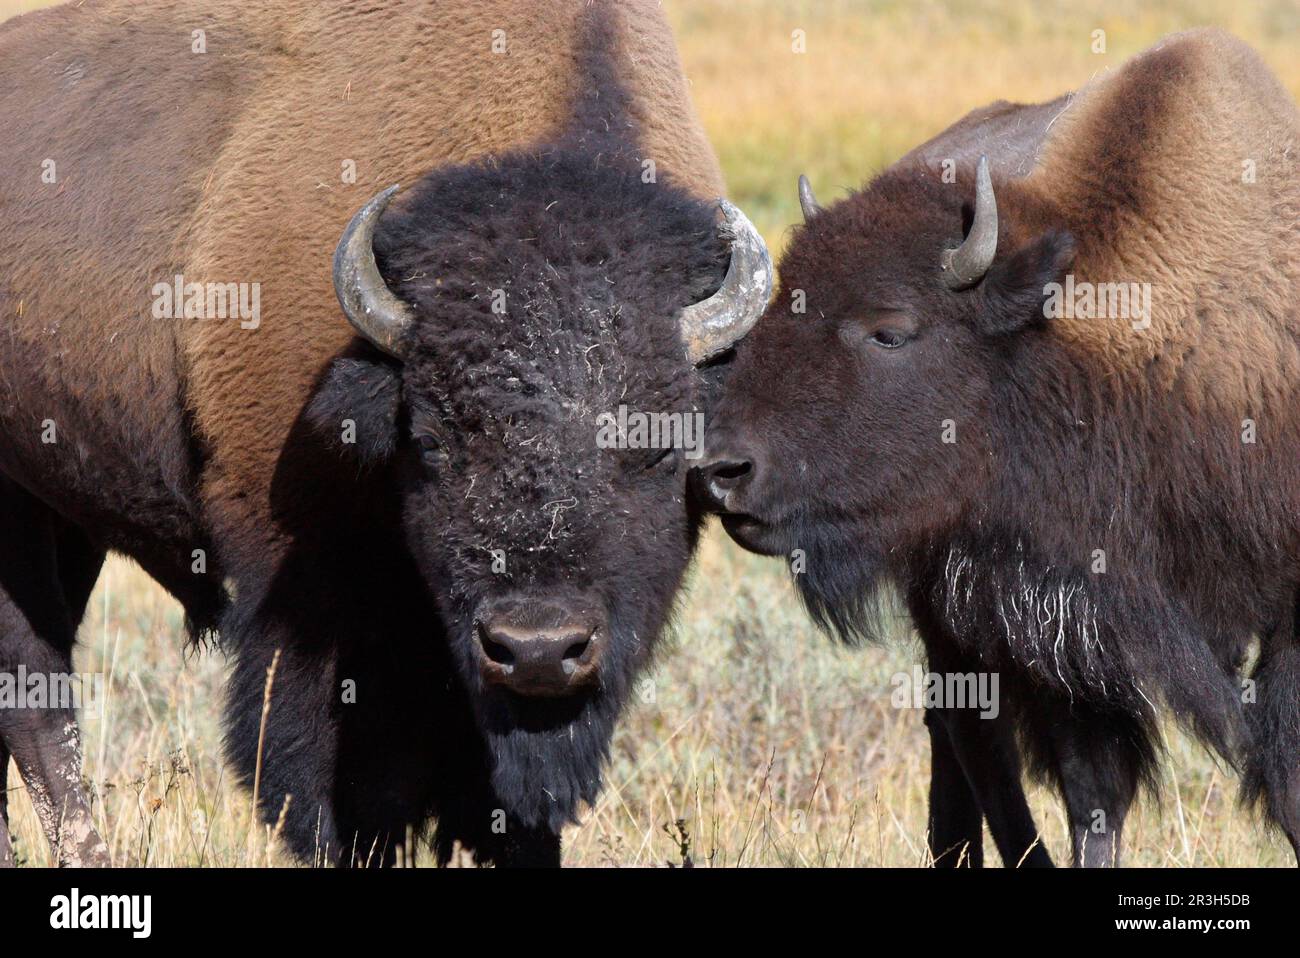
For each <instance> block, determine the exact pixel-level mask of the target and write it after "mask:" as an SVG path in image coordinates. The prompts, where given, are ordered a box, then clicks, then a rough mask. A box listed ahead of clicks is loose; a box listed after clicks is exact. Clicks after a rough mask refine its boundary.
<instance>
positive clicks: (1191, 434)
mask: <svg viewBox="0 0 1300 958" xmlns="http://www.w3.org/2000/svg"><path fill="white" fill-rule="evenodd" d="M981 152H987V153H988V154H989V157H990V158H991V159H992V160H993V161H994V163H993V169H994V170H996V175H994V174H993V173H992V172H991V170H990V166H989V164H988V163H987V162H986V161H985V160H982V159H981V160H979V162H978V164H977V163H976V162H975V160H976V157H978V155H979V153H981ZM945 161H947V162H945ZM954 165H955V167H956V168H957V169H959V170H960V171H961V175H960V176H959V177H958V178H957V180H956V182H955V183H950V182H948V181H947V179H946V178H945V177H944V175H943V173H944V170H945V169H946V168H947V169H951V168H953V166H954ZM801 194H802V197H801V198H802V200H803V203H804V208H805V212H806V215H807V217H808V219H807V223H806V225H804V226H803V227H802V228H801V229H800V230H799V231H798V233H797V234H796V236H795V239H794V241H793V243H792V246H791V248H790V250H789V251H788V253H787V254H786V256H785V258H784V260H783V262H782V264H781V269H780V274H781V291H780V293H779V295H778V297H777V300H776V301H775V303H774V304H773V305H772V306H771V307H770V308H769V310H768V312H767V314H766V315H765V318H764V319H763V320H762V321H760V323H759V324H758V326H757V328H756V330H755V332H754V333H753V334H751V336H750V337H748V338H747V339H746V341H745V342H744V343H743V344H742V345H741V347H740V350H739V356H738V358H737V367H736V369H735V373H734V378H733V379H732V380H731V381H730V382H729V384H728V386H727V391H726V395H725V397H724V399H723V403H722V405H721V407H720V409H719V413H718V416H717V418H716V420H715V421H714V422H713V423H712V425H711V427H710V432H709V434H708V436H707V440H706V445H707V449H708V454H707V456H706V459H705V460H704V461H703V462H702V464H701V465H700V469H699V473H698V475H699V477H700V479H701V482H700V485H701V487H702V489H703V491H704V494H705V495H706V496H707V497H709V499H710V500H711V501H712V504H713V507H714V508H715V509H716V510H717V511H719V512H720V513H722V522H723V524H724V526H725V527H726V529H727V530H728V531H729V532H730V534H731V535H732V537H733V538H734V539H736V541H737V542H739V543H740V544H742V545H744V546H746V547H747V548H750V549H752V550H755V551H757V552H761V553H765V554H771V555H780V554H788V553H790V552H791V551H792V550H795V549H799V550H803V553H804V554H805V557H804V562H806V569H807V571H806V573H805V574H802V575H799V576H798V577H797V581H798V585H799V588H800V589H801V592H802V594H803V596H804V598H805V600H806V602H807V605H808V607H809V609H810V611H811V613H812V615H813V616H814V617H815V618H816V619H817V620H818V621H819V622H821V623H823V624H826V625H828V626H829V627H830V628H832V629H834V630H835V631H836V632H838V633H839V634H841V635H844V636H846V637H851V636H856V635H861V634H862V633H863V632H864V631H865V630H867V629H868V622H869V621H870V616H869V615H868V614H867V613H868V611H869V598H870V596H871V595H872V593H873V591H875V590H876V589H877V588H878V587H879V586H881V585H882V584H884V583H892V584H894V585H896V586H897V587H898V588H899V589H900V590H901V591H902V592H903V593H904V595H905V596H906V600H907V603H908V605H909V607H910V610H911V613H912V617H913V620H914V622H915V625H916V627H917V629H918V631H919V632H920V635H921V637H922V639H923V641H924V643H925V647H926V650H927V654H928V655H929V658H930V662H931V666H932V668H933V670H934V671H936V672H978V671H981V670H985V671H996V672H999V673H1000V675H1001V689H1002V692H1003V699H1004V701H1003V702H1002V708H1001V712H1000V715H999V717H998V718H996V719H992V720H982V719H981V718H979V717H978V715H977V714H976V713H975V712H974V711H966V710H960V709H956V708H952V707H947V708H941V709H936V710H933V711H931V712H930V713H928V716H927V724H928V725H929V727H930V734H931V744H932V756H933V776H934V778H933V786H932V792H931V795H932V805H933V808H932V819H931V836H930V841H931V845H932V849H933V853H934V856H935V859H936V860H937V861H939V862H941V863H944V862H952V863H955V862H956V861H957V860H958V858H959V856H960V855H961V854H962V852H963V851H964V852H965V853H966V854H967V855H968V856H969V858H970V859H971V860H973V861H974V862H976V863H978V862H979V861H980V835H981V818H983V819H987V821H988V824H989V827H990V830H991V832H992V834H993V837H994V840H995V841H996V843H997V846H998V850H999V852H1000V853H1001V856H1002V858H1003V861H1004V862H1005V863H1007V864H1010V865H1015V864H1017V863H1019V862H1022V861H1023V862H1025V863H1027V864H1049V863H1050V862H1049V859H1048V857H1047V855H1046V853H1045V852H1044V851H1043V850H1042V848H1041V845H1039V844H1037V843H1036V842H1037V832H1036V829H1035V827H1034V823H1033V821H1032V819H1031V818H1030V815H1029V812H1028V809H1027V806H1026V805H1025V801H1024V797H1023V795H1022V792H1021V787H1020V755H1021V753H1022V748H1023V753H1024V754H1025V755H1026V756H1027V758H1028V762H1029V765H1030V767H1031V768H1032V770H1033V771H1034V772H1036V773H1038V774H1039V775H1043V776H1046V777H1047V778H1048V779H1049V780H1050V781H1051V782H1052V783H1054V784H1055V785H1056V786H1057V787H1058V789H1059V790H1060V792H1061V793H1062V795H1063V797H1064V800H1065V804H1066V806H1067V809H1068V814H1069V821H1070V826H1071V834H1072V837H1073V846H1074V847H1073V853H1074V861H1075V863H1076V864H1084V865H1101V864H1106V863H1113V862H1115V861H1116V860H1117V858H1118V855H1119V848H1120V832H1121V829H1122V827H1123V824H1124V817H1125V814H1126V813H1127V811H1128V808H1129V805H1130V803H1131V801H1132V800H1133V797H1134V794H1135V792H1136V791H1137V789H1138V786H1139V784H1141V783H1143V782H1147V783H1151V781H1152V779H1153V777H1154V771H1155V767H1156V759H1157V753H1158V749H1159V727H1158V724H1157V716H1158V711H1157V709H1158V706H1163V707H1165V708H1167V709H1168V710H1169V711H1170V712H1171V713H1172V714H1173V715H1174V716H1175V717H1176V718H1177V719H1178V720H1179V721H1181V722H1182V723H1184V724H1185V725H1186V726H1187V727H1189V728H1190V729H1192V730H1193V731H1194V732H1195V733H1196V734H1197V735H1199V736H1200V737H1201V738H1202V739H1203V740H1204V741H1205V742H1206V743H1208V744H1209V745H1210V746H1212V747H1213V748H1214V749H1216V750H1217V751H1218V752H1219V753H1221V754H1222V755H1223V756H1225V757H1226V758H1227V759H1228V761H1230V762H1232V763H1233V764H1234V765H1237V766H1238V767H1240V768H1241V769H1242V771H1243V772H1244V780H1245V792H1246V795H1247V796H1249V797H1250V798H1252V799H1257V800H1259V801H1261V802H1262V804H1263V806H1264V809H1265V811H1266V813H1267V815H1268V817H1269V818H1270V819H1271V820H1272V822H1274V823H1275V824H1276V825H1277V826H1279V827H1280V828H1281V829H1282V831H1283V832H1285V834H1286V836H1287V837H1288V838H1289V839H1290V841H1291V843H1292V845H1293V846H1295V848H1296V851H1297V854H1298V855H1300V636H1298V635H1297V615H1298V611H1297V598H1298V594H1300V116H1298V115H1297V110H1296V107H1295V104H1294V103H1293V102H1292V101H1291V100H1290V99H1289V98H1288V96H1287V95H1286V94H1285V92H1284V91H1283V90H1282V89H1281V87H1280V86H1279V84H1278V82H1277V81H1276V80H1275V79H1274V77H1273V76H1272V75H1271V74H1270V73H1269V71H1268V70H1267V69H1266V68H1265V66H1264V65H1263V64H1262V63H1261V62H1260V60H1259V58H1258V57H1257V56H1256V55H1255V54H1254V53H1253V52H1252V51H1251V50H1249V49H1248V48H1246V47H1245V46H1243V45H1242V44H1241V43H1239V42H1237V41H1236V40H1234V39H1233V38H1231V37H1229V36H1226V35H1224V34H1223V33H1219V32H1215V31H1197V32H1191V33H1186V34H1181V35H1177V36H1174V37H1170V38H1169V39H1167V40H1166V41H1165V42H1163V43H1161V44H1160V45H1159V46H1157V47H1155V48H1154V49H1152V50H1150V51H1148V52H1147V53H1145V54H1143V55H1141V56H1139V57H1137V58H1135V59H1134V60H1133V61H1131V62H1130V63H1128V64H1127V65H1126V66H1125V67H1124V68H1123V69H1122V70H1120V71H1118V72H1117V73H1116V74H1114V75H1113V76H1110V77H1108V78H1105V79H1102V80H1100V81H1098V82H1096V83H1095V84H1093V85H1091V86H1089V87H1088V88H1086V89H1084V90H1083V91H1081V92H1080V93H1078V94H1077V95H1075V96H1073V97H1072V98H1067V99H1062V100H1061V101H1058V102H1057V103H1056V104H1054V105H1050V106H1049V105H1044V106H1035V107H1012V106H1009V105H999V106H995V107H994V108H991V109H987V110H984V111H980V112H979V113H978V114H976V115H973V116H972V117H970V118H968V119H966V120H964V121H963V122H962V123H961V124H958V126H957V127H954V128H953V130H951V131H949V132H948V133H946V134H944V135H942V136H940V137H939V138H938V139H937V140H936V141H935V142H934V143H932V144H928V145H927V146H926V147H922V148H921V149H919V150H917V151H916V152H915V153H913V154H911V155H909V156H908V157H906V158H904V160H903V161H902V162H900V163H899V164H897V165H895V166H894V167H892V168H891V169H889V170H887V171H885V172H884V173H883V174H882V175H880V176H879V177H878V178H877V179H876V180H874V181H873V182H872V183H871V184H870V185H869V186H868V187H867V188H866V189H864V190H863V191H862V192H860V193H857V194H855V195H853V196H851V197H850V198H848V199H847V200H845V201H844V202H841V203H838V204H836V205H834V206H832V207H830V208H829V209H826V210H821V209H819V208H818V207H817V205H816V201H815V200H814V199H813V196H812V192H811V190H810V189H808V188H807V185H806V183H805V184H804V185H803V188H802V190H801ZM1256 641H1258V643H1259V644H1258V650H1257V652H1256V651H1255V642H1256ZM946 705H949V706H951V705H952V703H946ZM1017 736H1018V738H1019V745H1020V747H1017V741H1016V739H1017Z"/></svg>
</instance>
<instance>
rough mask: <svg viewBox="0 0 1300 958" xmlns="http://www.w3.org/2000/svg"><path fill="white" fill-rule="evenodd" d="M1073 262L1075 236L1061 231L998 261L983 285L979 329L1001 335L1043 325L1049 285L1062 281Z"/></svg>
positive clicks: (1054, 231) (1039, 239) (1045, 236)
mask: <svg viewBox="0 0 1300 958" xmlns="http://www.w3.org/2000/svg"><path fill="white" fill-rule="evenodd" d="M1072 262H1074V237H1073V236H1071V235H1070V234H1069V233H1066V232H1063V231H1060V230H1050V231H1048V232H1046V233H1044V234H1043V235H1042V236H1040V237H1039V238H1038V239H1036V240H1034V242H1032V243H1030V244H1029V245H1028V246H1023V247H1021V248H1020V249H1018V250H1016V252H1014V253H1012V254H1011V255H1010V256H1008V257H1006V258H1004V259H1001V260H998V261H995V262H994V263H993V265H992V266H991V267H990V268H989V271H988V273H987V274H986V275H985V277H984V282H983V283H981V284H980V291H981V302H980V312H979V320H978V322H979V325H980V327H981V328H982V329H983V331H984V332H985V333H987V334H989V335H991V336H1000V335H1005V334H1006V333H1014V332H1016V331H1018V330H1021V329H1025V328H1027V327H1029V326H1033V325H1037V324H1038V323H1042V322H1044V321H1045V320H1046V319H1047V312H1046V309H1045V304H1046V303H1047V300H1048V297H1049V295H1050V290H1049V289H1048V284H1050V283H1059V282H1061V281H1062V279H1064V277H1065V272H1066V270H1068V269H1069V268H1070V264H1071V263H1072Z"/></svg>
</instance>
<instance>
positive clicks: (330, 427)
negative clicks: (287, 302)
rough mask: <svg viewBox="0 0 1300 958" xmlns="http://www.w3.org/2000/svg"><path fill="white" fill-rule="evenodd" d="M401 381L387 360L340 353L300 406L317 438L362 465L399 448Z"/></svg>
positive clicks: (380, 460) (304, 421) (382, 459)
mask: <svg viewBox="0 0 1300 958" xmlns="http://www.w3.org/2000/svg"><path fill="white" fill-rule="evenodd" d="M401 396H402V384H401V378H400V377H399V375H398V371H397V369H396V368H394V366H393V364H392V363H390V362H389V361H388V360H386V359H383V358H379V357H377V356H376V357H375V358H363V357H359V356H355V355H348V354H344V355H342V356H339V357H337V358H336V359H335V360H334V361H333V362H331V363H330V365H329V367H328V368H327V369H326V370H325V374H324V375H323V376H322V377H321V379H320V381H319V382H318V383H317V385H316V390H315V392H314V393H313V394H312V397H311V400H310V401H309V402H308V403H307V406H306V407H305V408H304V409H303V413H302V425H303V426H305V427H307V428H308V429H309V430H310V431H311V433H312V435H313V436H315V438H316V441H317V442H318V443H320V444H322V445H324V446H325V447H326V448H328V449H329V450H330V451H332V452H336V453H337V454H338V455H339V456H340V457H342V458H344V459H347V460H351V461H352V462H354V463H356V464H357V465H358V466H361V467H370V466H377V465H380V464H382V463H384V462H386V461H387V460H388V459H390V458H391V457H392V456H393V454H394V453H395V452H396V450H397V443H398V416H399V414H400V411H401V405H402V404H401Z"/></svg>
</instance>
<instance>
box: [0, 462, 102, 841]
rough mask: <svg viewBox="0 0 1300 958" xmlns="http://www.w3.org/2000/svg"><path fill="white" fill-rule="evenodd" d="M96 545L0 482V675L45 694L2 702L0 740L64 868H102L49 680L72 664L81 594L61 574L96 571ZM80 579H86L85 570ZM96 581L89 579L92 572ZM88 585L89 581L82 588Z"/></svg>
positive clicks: (72, 749)
mask: <svg viewBox="0 0 1300 958" xmlns="http://www.w3.org/2000/svg"><path fill="white" fill-rule="evenodd" d="M102 561H103V552H102V550H99V549H97V548H95V547H94V546H93V545H91V544H90V543H89V542H88V541H87V540H86V539H85V537H84V536H83V535H81V534H80V533H79V532H77V531H76V530H75V529H72V528H71V527H69V526H67V525H66V523H64V522H63V521H62V520H60V519H59V518H58V517H57V516H55V515H54V514H53V513H52V512H51V511H50V510H49V509H48V508H46V507H45V506H44V505H42V504H41V503H39V502H38V501H37V500H35V499H34V498H32V497H31V496H30V495H28V494H27V493H26V492H24V491H23V490H21V489H19V488H17V487H16V486H14V485H12V484H10V483H8V482H3V481H0V672H3V673H7V674H8V675H9V676H11V677H12V679H11V681H14V682H15V683H16V682H17V679H18V676H19V675H25V676H26V677H27V679H28V684H29V685H30V684H31V682H30V680H31V679H32V677H40V678H42V679H43V680H44V683H45V686H46V691H47V692H50V695H48V696H47V699H48V700H45V701H39V702H32V701H26V700H24V701H23V703H22V706H23V707H21V708H18V707H15V708H6V709H0V741H3V742H4V746H5V748H7V749H8V751H9V753H10V754H12V755H13V758H14V762H15V763H16V764H17V766H18V771H19V772H20V773H21V774H22V777H23V780H24V781H25V782H26V783H27V790H28V793H29V795H30V796H31V799H32V805H33V806H34V807H35V809H36V814H37V817H38V818H39V819H40V821H41V827H42V829H43V830H44V832H45V836H46V838H47V839H48V840H49V843H50V847H51V848H52V849H53V851H54V856H55V859H56V860H57V861H58V862H59V864H61V865H107V864H109V858H108V848H107V846H106V845H105V844H104V842H103V840H102V839H101V838H100V837H99V834H98V833H97V832H96V830H95V826H94V823H93V821H92V818H91V813H90V802H89V801H88V800H87V798H86V795H85V792H84V788H83V786H82V782H81V743H80V736H79V733H78V730H77V719H76V714H75V712H74V711H73V709H72V708H71V707H70V705H71V704H72V703H68V702H59V701H57V697H56V696H55V695H54V690H53V689H51V688H50V686H51V685H52V684H53V682H52V680H55V679H56V678H62V677H64V676H67V675H68V674H69V673H71V670H72V644H73V641H74V638H75V634H76V628H77V625H78V620H79V618H80V615H81V610H82V609H84V607H85V598H86V597H85V596H83V595H81V594H80V593H81V591H82V590H81V588H80V587H79V588H78V589H77V595H75V596H74V595H70V594H69V592H68V590H67V589H65V587H64V582H63V579H62V576H61V572H62V570H63V569H64V568H67V567H69V566H75V567H77V568H79V569H81V570H82V571H83V572H86V573H87V574H89V573H88V570H90V569H92V568H93V569H94V570H95V571H96V572H97V570H98V565H99V563H102ZM83 578H85V576H83ZM89 579H90V584H91V585H93V582H94V577H93V575H90V576H89ZM88 589H89V587H88V586H87V587H86V591H87V594H88Z"/></svg>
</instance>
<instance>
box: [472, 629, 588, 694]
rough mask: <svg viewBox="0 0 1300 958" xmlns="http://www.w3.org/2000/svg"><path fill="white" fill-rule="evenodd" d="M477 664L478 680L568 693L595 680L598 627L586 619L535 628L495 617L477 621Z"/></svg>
mask: <svg viewBox="0 0 1300 958" xmlns="http://www.w3.org/2000/svg"><path fill="white" fill-rule="evenodd" d="M478 641H479V649H480V652H481V655H480V658H479V667H480V669H481V671H482V673H483V678H484V681H486V682H487V683H488V684H489V685H498V686H501V687H503V688H507V689H509V690H510V691H512V692H517V693H519V694H520V695H537V696H561V695H569V694H571V693H573V692H576V691H578V690H579V689H581V688H583V687H585V686H588V685H591V684H592V683H594V682H595V680H596V674H597V673H596V665H597V662H598V661H599V659H600V656H601V653H602V652H603V650H604V645H605V642H604V641H603V639H602V635H601V629H600V628H599V627H598V626H595V625H591V624H589V623H581V624H580V623H566V624H563V625H558V626H553V627H546V628H535V627H526V626H522V625H519V624H517V623H511V622H506V621H501V620H491V619H489V620H487V621H485V622H480V623H479V627H478Z"/></svg>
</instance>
